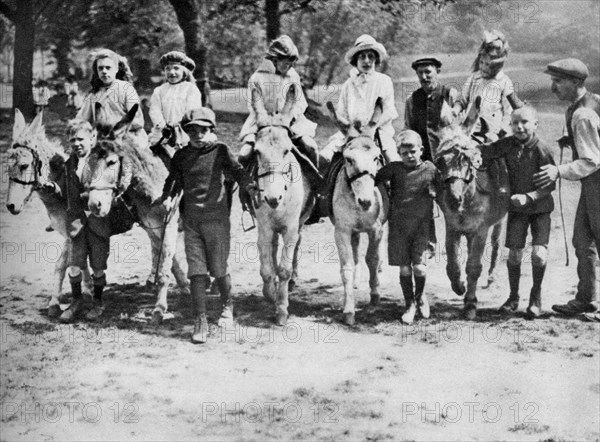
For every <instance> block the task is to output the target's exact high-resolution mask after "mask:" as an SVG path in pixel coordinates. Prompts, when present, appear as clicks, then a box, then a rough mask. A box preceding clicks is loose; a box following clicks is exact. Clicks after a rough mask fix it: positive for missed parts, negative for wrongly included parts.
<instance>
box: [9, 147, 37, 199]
mask: <svg viewBox="0 0 600 442" xmlns="http://www.w3.org/2000/svg"><path fill="white" fill-rule="evenodd" d="M18 147H21V148H23V149H27V150H28V151H29V152H31V156H32V157H33V163H32V165H33V180H30V181H23V180H21V179H19V178H14V177H9V178H8V179H9V180H10V181H12V182H14V183H17V184H22V185H23V186H33V188H34V189H37V188H38V187H39V185H40V181H39V178H40V175H41V173H42V161H41V160H40V155H39V154H38V153H37V152H36V151H35V150H34V149H33V148H31V147H29V146H26V145H25V144H15V145H14V146H13V148H18Z"/></svg>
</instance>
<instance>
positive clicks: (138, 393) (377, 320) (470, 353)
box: [0, 114, 600, 440]
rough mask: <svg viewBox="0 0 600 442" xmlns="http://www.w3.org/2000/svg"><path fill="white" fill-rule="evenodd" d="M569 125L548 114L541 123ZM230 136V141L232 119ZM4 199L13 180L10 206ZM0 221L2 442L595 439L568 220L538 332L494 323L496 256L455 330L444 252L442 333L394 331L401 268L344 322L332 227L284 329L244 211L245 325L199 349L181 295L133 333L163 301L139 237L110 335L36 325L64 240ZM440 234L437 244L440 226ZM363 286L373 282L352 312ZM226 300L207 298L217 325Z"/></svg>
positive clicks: (589, 364)
mask: <svg viewBox="0 0 600 442" xmlns="http://www.w3.org/2000/svg"><path fill="white" fill-rule="evenodd" d="M560 118H561V117H560V115H549V114H548V115H546V114H544V115H542V123H541V126H542V125H544V124H545V125H547V126H550V125H553V127H554V125H555V123H556V122H557V121H560ZM223 126H224V127H223V129H222V132H223V133H224V134H225V136H226V137H231V138H233V135H230V134H233V131H234V128H235V127H237V123H231V124H230V123H226V124H225V125H223ZM552 135H553V134H548V135H547V136H543V138H544V139H548V140H550V139H552ZM2 164H5V156H3V157H2ZM3 178H5V175H4V176H3ZM6 187H7V183H6V180H5V179H3V182H2V187H1V189H0V190H1V194H0V197H1V198H2V201H4V198H5V194H6ZM563 191H564V195H565V205H566V207H565V213H566V216H567V225H568V227H567V228H568V232H569V236H570V232H571V230H572V227H571V226H572V219H573V216H574V212H575V207H576V201H577V196H578V186H577V185H574V184H565V186H564V189H563ZM0 213H1V215H2V216H1V219H0V227H1V230H2V263H1V270H0V273H1V281H2V291H1V294H0V309H1V310H0V311H1V313H0V332H1V334H0V348H1V366H2V370H1V374H0V402H1V406H2V409H1V416H0V422H1V424H2V432H1V436H0V437H1V439H2V440H124V439H130V440H147V439H152V440H190V439H201V440H216V439H222V440H238V439H239V440H265V439H278V440H281V439H284V440H286V439H304V440H314V439H328V440H339V439H343V440H413V439H417V440H490V439H502V440H583V439H587V440H594V439H598V438H599V437H600V428H599V425H600V424H599V419H598V416H599V415H600V383H599V381H598V375H599V373H600V351H599V350H600V348H599V347H600V343H599V337H600V333H599V332H600V327H599V326H598V324H590V323H585V322H582V321H580V320H578V319H563V318H558V317H555V316H552V315H550V314H549V313H548V311H549V310H550V306H551V305H552V304H553V303H556V302H564V301H567V300H568V299H570V298H571V297H572V294H573V290H574V287H575V285H576V282H577V279H576V274H575V268H574V263H573V264H571V267H569V268H565V267H564V249H563V246H562V230H561V228H560V218H559V214H558V211H556V212H555V213H554V214H553V230H552V237H551V246H550V262H549V271H548V272H547V273H548V274H547V277H546V280H545V282H544V294H543V302H544V308H545V309H546V314H545V315H544V316H543V317H542V318H541V319H540V320H537V321H535V322H529V321H526V320H524V319H523V315H522V314H521V313H519V314H518V315H516V316H515V317H514V318H503V317H500V316H498V315H497V314H496V313H495V308H497V307H498V306H499V305H500V304H501V303H502V301H503V300H504V298H505V297H506V295H507V282H506V280H507V279H506V269H505V259H506V252H505V251H504V255H503V257H502V261H501V263H500V265H499V271H498V279H497V282H496V283H494V284H493V285H492V286H491V287H490V288H489V289H486V290H483V289H481V290H480V292H479V299H480V306H481V315H480V318H479V319H478V320H477V321H475V322H465V321H462V320H461V319H460V312H461V306H462V299H460V298H458V297H456V296H454V295H453V294H452V293H451V291H450V289H449V284H448V281H447V278H446V276H445V270H444V267H445V255H444V254H443V250H442V247H441V246H439V247H438V250H437V253H436V255H435V257H434V258H433V259H432V261H431V262H430V270H429V276H428V282H427V288H426V293H427V295H428V296H429V297H430V299H431V300H432V304H433V305H432V319H430V320H427V321H420V322H418V323H417V324H416V325H415V326H411V327H408V326H403V325H401V324H400V322H399V317H400V314H401V312H402V310H403V302H402V300H401V295H400V289H399V286H398V282H397V278H398V276H397V268H392V267H388V266H384V268H383V272H382V277H381V279H382V282H381V287H382V303H381V306H380V308H379V309H378V310H377V311H375V312H374V313H372V314H367V313H365V312H363V311H359V312H358V314H357V324H358V325H357V326H356V327H352V328H349V327H345V326H342V325H341V324H340V316H341V315H340V300H341V297H342V294H343V293H342V289H341V286H340V277H339V266H338V263H337V254H336V250H335V247H334V243H333V227H332V226H331V223H330V222H329V221H326V222H324V223H321V224H318V225H315V226H311V227H309V228H307V229H306V231H305V235H304V238H303V244H302V256H301V275H300V281H299V287H298V289H297V290H296V292H294V294H293V295H292V296H291V303H290V312H291V315H292V316H291V319H290V323H289V324H288V326H286V327H284V328H277V327H272V326H271V323H272V319H273V313H274V312H273V307H272V306H270V305H269V304H268V303H267V302H266V301H265V300H264V299H263V298H262V296H261V295H260V293H261V290H260V288H261V280H260V276H259V274H258V258H257V254H256V246H255V245H254V241H255V240H256V233H255V232H256V230H254V231H251V232H248V233H244V232H242V229H241V226H240V224H239V220H240V208H239V204H238V202H237V201H235V203H234V211H233V215H232V221H233V238H232V250H231V255H230V261H229V263H230V267H231V273H232V279H233V284H234V293H235V307H236V312H237V326H236V328H235V330H231V331H229V332H228V333H222V332H220V331H219V330H218V329H216V328H213V329H212V330H211V331H212V333H211V336H210V339H209V341H208V343H207V344H206V345H203V346H193V345H191V344H189V343H188V340H189V334H190V332H191V330H192V320H191V317H190V316H189V313H187V312H188V311H189V302H188V299H187V298H186V297H185V296H183V295H180V294H179V293H178V291H177V290H176V289H173V290H172V291H171V293H170V296H169V302H170V305H171V308H172V310H173V311H174V313H175V318H174V319H173V320H171V321H169V322H167V323H165V324H164V325H163V326H162V327H160V328H159V329H154V328H152V327H150V326H149V325H148V324H146V323H145V322H143V321H142V320H140V319H139V317H140V316H143V313H144V312H145V311H149V310H150V309H151V307H152V305H153V303H154V298H153V295H152V293H151V292H150V291H149V290H148V289H146V288H145V287H144V286H141V284H142V283H144V281H145V279H146V276H147V273H148V271H149V267H150V264H149V260H148V257H149V255H150V253H149V243H148V240H147V238H146V237H145V234H144V233H143V231H142V230H141V229H139V228H135V229H134V230H133V231H131V232H129V233H127V234H124V235H121V236H119V237H117V238H115V239H114V240H113V246H112V247H113V250H112V254H111V258H110V260H109V273H108V275H109V276H108V278H109V287H108V290H107V296H106V300H107V303H108V309H107V311H106V313H105V316H104V319H103V321H102V323H100V324H85V323H81V324H76V325H73V326H63V325H59V324H56V323H54V322H51V321H49V320H48V319H47V318H46V317H45V316H44V315H43V312H41V311H40V309H42V308H43V307H45V305H46V302H47V299H48V297H49V294H50V290H51V283H52V268H53V263H52V262H53V261H55V260H56V256H57V252H58V250H59V247H61V244H62V240H61V239H60V237H59V235H58V234H56V233H50V234H49V233H46V232H45V231H44V227H45V226H46V225H47V218H46V215H45V213H44V211H43V207H42V205H41V203H40V202H39V201H38V200H37V199H34V200H33V201H32V202H31V203H30V205H29V206H28V208H27V209H26V211H25V212H24V213H22V214H21V215H19V216H18V217H14V216H11V215H10V214H8V213H7V211H6V209H5V208H4V206H2V208H1V209H0ZM436 224H437V228H438V235H439V238H443V226H442V218H438V219H437V220H436ZM571 259H572V261H574V259H575V258H574V256H573V251H572V250H571ZM528 263H529V261H528V260H527V259H526V263H525V264H524V266H523V279H522V292H523V293H527V291H528V289H529V284H530V278H531V269H530V266H529V264H528ZM364 270H365V273H366V268H365V269H364ZM367 286H368V284H367V281H366V275H365V279H364V280H363V285H362V287H361V288H360V290H359V296H358V300H359V307H361V306H362V305H364V303H365V302H366V301H367V298H368V288H367ZM216 301H217V299H216V298H211V299H210V302H209V309H210V315H209V317H210V319H211V320H212V321H213V322H215V320H216V314H217V312H216V308H217V306H216ZM525 303H526V301H523V305H522V308H521V310H523V309H524V307H525Z"/></svg>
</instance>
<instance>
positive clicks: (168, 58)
mask: <svg viewBox="0 0 600 442" xmlns="http://www.w3.org/2000/svg"><path fill="white" fill-rule="evenodd" d="M169 63H179V64H181V65H182V66H185V67H186V68H188V69H189V70H190V71H192V72H193V71H194V69H196V63H194V60H192V59H191V58H190V57H188V56H187V55H185V54H184V53H183V52H179V51H171V52H167V53H166V54H165V55H163V56H162V57H160V65H161V66H162V67H163V68H164V67H165V66H166V65H168V64H169Z"/></svg>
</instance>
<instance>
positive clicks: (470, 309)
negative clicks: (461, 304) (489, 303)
mask: <svg viewBox="0 0 600 442" xmlns="http://www.w3.org/2000/svg"><path fill="white" fill-rule="evenodd" d="M463 316H464V318H465V319H466V320H467V321H474V320H475V318H477V307H475V306H474V305H473V304H468V305H465V310H464V311H463Z"/></svg>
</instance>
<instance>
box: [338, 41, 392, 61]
mask: <svg viewBox="0 0 600 442" xmlns="http://www.w3.org/2000/svg"><path fill="white" fill-rule="evenodd" d="M368 50H373V51H375V52H377V53H378V54H379V61H383V60H385V59H386V58H387V57H388V53H387V51H386V50H385V48H384V47H383V45H382V44H381V43H378V42H377V40H375V39H374V38H373V37H371V36H370V35H368V34H363V35H361V36H360V37H358V38H357V39H356V41H355V42H354V46H353V47H351V48H350V50H348V52H346V56H345V57H344V59H345V60H346V63H348V64H352V58H353V57H354V56H355V55H356V54H358V53H359V52H361V51H368Z"/></svg>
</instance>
